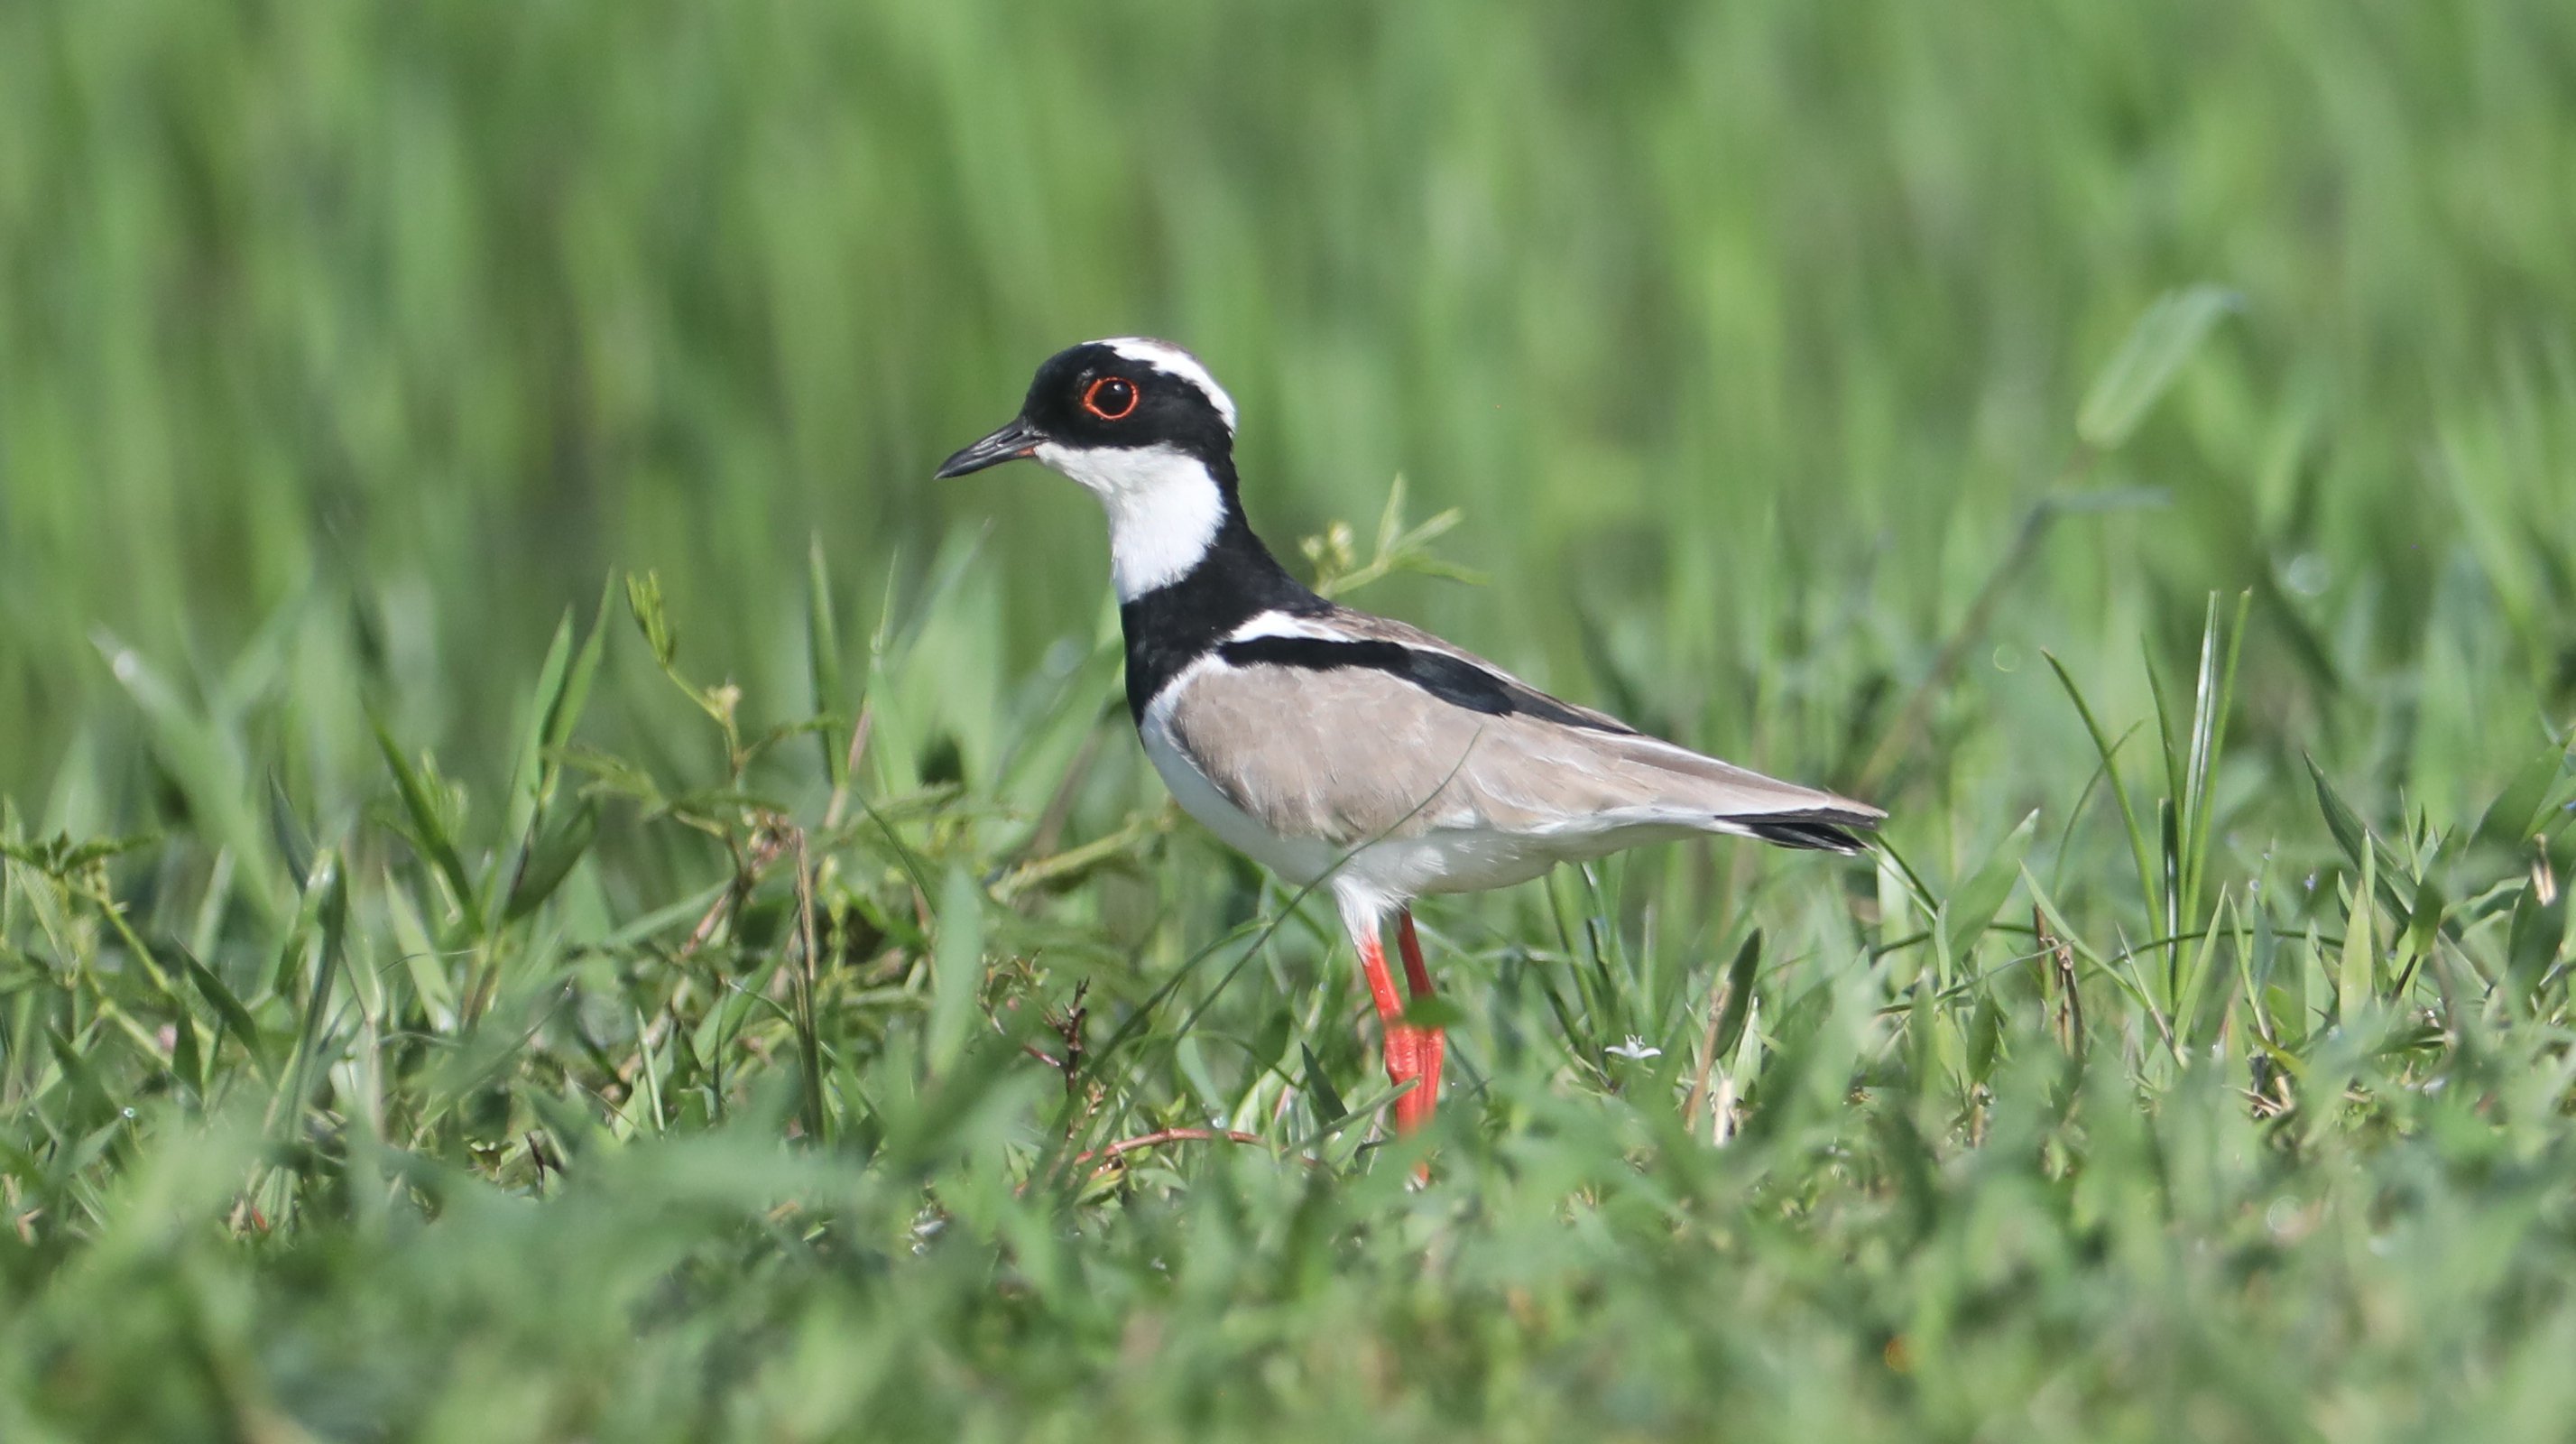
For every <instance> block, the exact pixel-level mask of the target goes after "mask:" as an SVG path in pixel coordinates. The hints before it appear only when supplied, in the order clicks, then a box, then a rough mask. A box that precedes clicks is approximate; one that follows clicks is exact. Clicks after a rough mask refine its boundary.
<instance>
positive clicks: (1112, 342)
mask: <svg viewBox="0 0 2576 1444" xmlns="http://www.w3.org/2000/svg"><path fill="white" fill-rule="evenodd" d="M1099 344H1101V345H1103V346H1106V347H1108V348H1109V349H1110V350H1112V351H1115V352H1117V353H1118V354H1119V355H1121V356H1124V357H1126V358H1127V359H1128V360H1130V361H1133V362H1136V363H1138V364H1139V365H1144V366H1151V367H1153V368H1154V369H1155V370H1157V371H1161V372H1163V373H1164V374H1165V375H1169V376H1178V377H1179V378H1181V379H1182V380H1184V381H1186V382H1188V383H1190V384H1191V385H1192V386H1195V387H1197V388H1198V389H1199V390H1201V391H1203V392H1205V393H1207V399H1208V404H1209V405H1210V406H1213V407H1215V408H1216V414H1217V415H1219V416H1222V417H1224V418H1225V430H1226V434H1227V435H1229V436H1231V435H1233V434H1234V398H1233V397H1231V396H1228V395H1226V394H1225V388H1224V387H1222V386H1219V385H1217V384H1216V378H1215V377H1214V376H1211V375H1209V374H1208V369H1207V368H1206V367H1205V366H1202V365H1200V364H1199V358H1197V357H1196V356H1193V355H1191V354H1190V353H1189V352H1187V351H1184V350H1182V349H1181V348H1180V347H1178V346H1175V345H1173V344H1172V343H1171V342H1169V341H1157V340H1155V339H1153V338H1152V337H1150V336H1117V337H1112V338H1111V339H1109V340H1106V341H1103V342H1100V343H1099Z"/></svg>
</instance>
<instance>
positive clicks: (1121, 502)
mask: <svg viewBox="0 0 2576 1444" xmlns="http://www.w3.org/2000/svg"><path fill="white" fill-rule="evenodd" d="M1022 457H1027V458H1030V459H1032V460H1035V461H1037V462H1038V463H1040V464H1041V465H1044V466H1046V467H1049V468H1051V469H1053V470H1055V471H1059V472H1062V473H1064V474H1065V475H1066V476H1069V477H1072V478H1073V479H1074V480H1075V481H1078V482H1080V483H1082V484H1083V486H1084V487H1085V488H1087V489H1088V490H1089V491H1090V492H1091V494H1092V495H1094V496H1096V497H1098V498H1099V499H1100V503H1101V505H1102V506H1103V507H1105V508H1107V510H1108V512H1109V540H1110V556H1111V562H1112V566H1113V569H1114V571H1115V574H1116V581H1117V586H1118V594H1119V596H1120V597H1121V598H1122V599H1124V598H1133V597H1136V596H1139V595H1142V594H1143V593H1145V592H1147V591H1151V590H1153V589H1154V588H1155V587H1159V586H1162V585H1165V584H1166V583H1169V582H1171V581H1174V580H1176V579H1178V578H1179V577H1180V576H1182V575H1183V574H1185V573H1187V572H1188V570H1189V569H1190V567H1191V566H1193V565H1195V564H1196V563H1197V562H1198V560H1199V558H1200V557H1201V556H1203V555H1205V553H1206V551H1207V548H1208V546H1209V544H1210V542H1212V541H1213V540H1214V539H1215V537H1216V534H1217V530H1218V528H1219V527H1220V526H1222V525H1223V523H1224V520H1225V516H1226V512H1227V510H1228V509H1229V508H1230V507H1231V506H1232V505H1233V491H1234V401H1233V399H1232V398H1231V397H1229V396H1227V395H1226V394H1225V388H1223V387H1221V386H1219V385H1217V384H1216V378H1215V377H1213V376H1210V375H1209V374H1208V371H1207V368H1206V367H1204V366H1202V365H1200V364H1199V361H1198V358H1197V357H1195V356H1192V355H1191V354H1190V353H1189V352H1187V351H1184V350H1182V349H1181V348H1180V347H1178V346H1174V345H1171V344H1169V343H1168V342H1163V341H1151V340H1146V339H1144V338H1142V337H1134V336H1126V337H1119V338H1117V339H1114V340H1108V341H1086V342H1084V343H1083V344H1081V345H1079V346H1073V347H1068V348H1067V349H1065V350H1062V351H1059V352H1057V353H1056V354H1055V355H1053V356H1050V357H1048V358H1047V360H1046V364H1044V365H1042V366H1040V367H1038V374H1037V379H1035V380H1034V381H1032V382H1030V383H1029V394H1028V397H1027V399H1025V400H1023V401H1022V402H1021V403H1020V414H1019V415H1017V416H1015V417H1012V418H1011V420H1010V421H1009V423H1007V424H1006V425H1004V426H1002V427H1001V428H1000V429H998V430H996V431H994V432H993V433H992V434H991V435H989V436H986V437H984V438H983V439H982V440H980V441H977V442H975V443H974V444H973V445H971V446H967V447H965V448H963V449H962V450H960V451H958V452H957V453H956V454H955V455H953V456H951V457H949V458H948V459H947V460H946V461H944V462H941V463H940V466H939V472H938V474H939V476H941V477H942V478H946V477H954V476H964V475H966V474H967V473H969V472H976V471H982V470H983V469H984V468H986V467H988V466H998V465H1000V464H1001V463H1003V462H1005V461H1014V460H1018V459H1019V458H1022Z"/></svg>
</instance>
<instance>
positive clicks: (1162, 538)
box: [936, 336, 1886, 1137]
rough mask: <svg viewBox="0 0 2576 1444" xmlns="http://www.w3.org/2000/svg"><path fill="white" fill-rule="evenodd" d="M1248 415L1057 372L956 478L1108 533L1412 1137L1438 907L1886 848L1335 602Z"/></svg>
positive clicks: (1429, 1091)
mask: <svg viewBox="0 0 2576 1444" xmlns="http://www.w3.org/2000/svg"><path fill="white" fill-rule="evenodd" d="M1235 421H1236V412H1235V404H1234V400H1233V398H1232V397H1230V396H1228V395H1227V394H1226V391H1225V389H1224V388H1223V387H1222V386H1219V385H1218V384H1217V381H1216V378H1215V377H1214V376H1213V375H1212V374H1210V373H1209V371H1208V368H1207V367H1206V366H1205V365H1203V364H1202V363H1201V362H1200V361H1199V359H1198V358H1197V357H1196V356H1194V355H1192V354H1191V353H1190V352H1188V351H1186V350H1184V349H1182V348H1181V347H1179V346H1176V345H1173V344H1171V343H1170V342H1167V341H1158V340H1153V339H1150V338H1147V337H1139V336H1126V337H1114V338H1110V339H1107V340H1099V341H1087V342H1084V343H1082V344H1080V345H1076V346H1071V347H1068V348H1066V349H1065V350H1062V351H1059V352H1057V353H1056V354H1055V355H1053V356H1051V357H1049V358H1048V359H1047V360H1046V361H1045V363H1043V364H1042V365H1040V366H1039V367H1038V370H1037V375H1036V377H1035V378H1034V379H1033V380H1032V381H1031V382H1030V383H1029V389H1028V393H1027V395H1026V397H1025V398H1024V399H1023V400H1022V402H1021V405H1020V410H1019V414H1018V415H1016V416H1014V417H1012V418H1011V420H1010V421H1009V422H1007V423H1005V424H1004V425H1002V426H1001V427H999V428H997V429H996V430H994V431H993V432H992V433H990V434H989V435H986V436H984V437H983V438H981V439H980V440H977V441H975V442H973V443H972V444H970V445H968V446H965V447H963V448H961V449H959V450H958V451H957V452H956V453H955V454H953V455H951V456H950V457H949V458H948V459H947V460H946V461H945V462H943V463H941V464H940V466H939V469H938V471H937V473H936V475H937V477H938V478H939V479H941V480H947V479H951V478H955V477H961V476H965V475H968V474H970V473H973V472H979V471H982V470H984V469H986V468H988V467H993V466H998V465H1000V464H1002V463H1004V462H1008V461H1015V460H1021V459H1030V460H1035V461H1037V462H1038V463H1040V464H1041V465H1043V466H1046V467H1048V468H1050V469H1052V470H1054V471H1057V472H1060V473H1062V474H1063V475H1065V476H1067V477H1070V478H1072V479H1073V480H1074V481H1076V482H1078V483H1080V484H1081V485H1082V487H1083V488H1084V489H1085V490H1087V491H1089V492H1090V493H1091V494H1092V495H1093V496H1094V497H1095V498H1097V499H1098V500H1099V502H1100V505H1101V507H1102V509H1103V510H1104V511H1105V512H1106V513H1107V516H1108V522H1109V561H1110V578H1111V582H1112V585H1113V586H1114V587H1115V588H1116V590H1117V594H1118V619H1119V626H1120V630H1121V631H1122V633H1123V634H1124V640H1125V643H1126V683H1127V708H1128V712H1129V713H1130V715H1131V716H1132V717H1133V718H1134V719H1135V723H1136V731H1137V735H1138V737H1139V739H1140V740H1141V742H1142V744H1143V747H1144V751H1145V756H1146V757H1147V758H1148V759H1149V760H1150V761H1151V762H1152V764H1153V767H1154V770H1155V771H1156V772H1157V773H1159V774H1160V775H1161V777H1162V779H1163V782H1164V783H1165V785H1166V786H1167V787H1169V788H1170V790H1171V793H1172V796H1173V797H1174V799H1175V800H1177V801H1178V802H1179V803H1180V805H1181V807H1182V809H1183V810H1184V811H1186V812H1188V813H1189V814H1190V815H1191V816H1192V817H1194V818H1196V819H1197V820H1198V821H1199V822H1200V823H1201V824H1203V825H1204V826H1205V827H1206V828H1207V829H1208V830H1209V831H1211V832H1213V833H1215V834H1216V836H1217V837H1218V838H1219V839H1221V840H1222V841H1224V842H1225V843H1227V844H1229V845H1230V846H1232V847H1234V848H1235V849H1236V850H1238V851H1240V852H1243V853H1245V854H1248V855H1249V856H1250V857H1252V858H1253V859H1254V860H1255V861H1256V862H1259V863H1260V864H1262V865H1263V866H1264V867H1266V868H1268V869H1269V870H1270V871H1271V872H1273V873H1275V874H1277V875H1278V876H1279V877H1280V878H1281V879H1282V880H1284V881H1285V882H1287V883H1289V884H1290V885H1292V886H1295V887H1299V888H1313V887H1318V886H1320V887H1322V888H1323V889H1325V890H1326V891H1328V892H1329V893H1330V895H1331V897H1332V899H1333V902H1334V904H1335V906H1336V907H1337V908H1338V910H1339V911H1340V914H1341V922H1342V925H1343V928H1344V930H1345V931H1346V932H1347V933H1348V934H1349V937H1350V941H1351V945H1352V947H1353V949H1354V950H1355V951H1356V952H1357V953H1358V955H1359V962H1360V969H1361V972H1362V974H1363V975H1364V978H1365V981H1366V983H1367V986H1368V991H1369V997H1370V1000H1371V1001H1372V1003H1373V1004H1374V1005H1375V1007H1376V1010H1377V1014H1378V1017H1379V1020H1380V1026H1381V1031H1382V1034H1383V1039H1382V1047H1383V1051H1384V1060H1385V1067H1386V1073H1387V1078H1388V1081H1389V1082H1390V1083H1392V1084H1393V1085H1394V1086H1395V1087H1396V1088H1397V1089H1398V1090H1399V1091H1398V1092H1397V1093H1396V1094H1395V1095H1394V1113H1395V1127H1396V1133H1397V1135H1398V1136H1399V1137H1401V1136H1404V1135H1407V1134H1411V1133H1415V1132H1417V1131H1419V1130H1420V1129H1421V1128H1423V1127H1424V1126H1425V1125H1427V1124H1429V1123H1430V1121H1431V1119H1432V1117H1433V1114H1434V1111H1435V1109H1436V1108H1437V1107H1438V1103H1439V1097H1440V1080H1441V1065H1442V1062H1443V1059H1444V1057H1445V1055H1446V1049H1447V1040H1446V1034H1445V1031H1444V1029H1443V1028H1442V1027H1440V1026H1438V1025H1436V1024H1433V1023H1429V1022H1425V1021H1419V1018H1420V1015H1421V1014H1422V1013H1425V1012H1434V1011H1436V1010H1432V1009H1425V1008H1419V1007H1416V1008H1413V1009H1412V1010H1411V1011H1412V1013H1413V1015H1414V1016H1413V1017H1412V1018H1408V1005H1407V1002H1406V1000H1405V998H1404V997H1402V996H1399V995H1398V993H1397V992H1396V986H1395V980H1394V976H1393V974H1392V972H1391V971H1390V969H1389V968H1388V965H1387V958H1386V951H1385V940H1384V933H1385V930H1386V925H1387V923H1388V921H1389V920H1390V919H1392V920H1393V923H1394V931H1395V939H1396V950H1397V954H1398V956H1399V957H1400V958H1401V960H1402V965H1403V969H1404V976H1405V987H1406V990H1407V992H1408V993H1409V994H1410V995H1411V997H1412V998H1413V999H1414V1000H1416V1002H1417V1003H1418V1002H1419V1001H1420V1000H1423V999H1428V998H1430V997H1432V996H1434V995H1435V989H1434V987H1433V983H1432V979H1431V974H1430V971H1429V969H1428V968H1427V967H1426V966H1425V964H1424V962H1423V957H1422V946H1421V943H1420V941H1419V939H1418V937H1417V935H1416V933H1415V930H1414V925H1413V903H1414V901H1415V900H1416V899H1417V898H1419V897H1422V896H1425V895H1429V894H1440V893H1460V892H1479V891H1484V890H1486V889H1490V888H1500V887H1508V886H1511V885H1513V884H1515V883H1520V882H1526V881H1528V880H1530V879H1532V878H1535V877H1538V876H1539V875H1541V874H1543V873H1545V872H1546V871H1547V870H1548V869H1550V868H1552V867H1554V866H1556V865H1557V864H1559V863H1568V862H1582V861H1587V860H1590V859H1593V858H1597V857H1601V856H1603V855H1605V854H1608V853H1611V852H1615V851H1619V850H1621V849H1624V848H1629V847H1634V846H1638V845H1640V844H1644V843H1654V842H1664V841H1670V840H1674V839H1679V838H1686V837H1692V836H1698V835H1702V834H1710V833H1716V834H1732V835H1735V836H1739V837H1749V838H1755V839H1758V840H1760V841H1763V842H1767V843H1774V844H1777V845H1779V846H1782V847H1790V848H1808V849H1821V850H1824V851H1828V852H1837V853H1847V854H1848V853H1858V852H1861V851H1863V850H1864V844H1863V842H1862V839H1861V837H1860V836H1859V834H1860V833H1862V832H1865V831H1867V830H1869V829H1872V828H1875V827H1876V826H1877V825H1878V824H1879V823H1880V822H1881V821H1882V820H1884V819H1885V817H1886V813H1885V812H1883V811H1882V810H1880V809H1878V808H1876V807H1872V806H1870V805H1868V804H1866V803H1862V802H1856V801H1853V800H1852V799H1850V798H1847V797H1841V796H1837V795H1835V794H1834V793H1831V792H1827V791H1822V790H1819V789H1816V788H1811V787H1801V786H1798V785H1797V784H1795V783H1789V782H1782V781H1779V780H1777V779H1775V778H1771V777H1766V776H1764V775H1762V774H1761V773H1758V772H1754V771H1750V770H1748V769H1746V768H1742V767H1738V766H1735V765H1733V764H1732V763H1727V762H1721V761H1719V760H1717V759H1716V758H1714V757H1707V756H1703V755H1702V754H1700V753H1698V752H1694V751H1692V750H1690V749H1689V748H1686V747H1683V746H1680V745H1679V744H1676V743H1672V742H1667V741H1663V740H1661V739H1659V738H1655V737H1650V736H1647V735H1646V734H1644V733H1642V732H1640V731H1638V730H1637V729H1636V728H1634V727H1631V726H1629V725H1628V724H1627V723H1625V722H1622V721H1620V720H1618V719H1617V718H1615V717H1612V716H1610V715H1609V714H1607V713H1604V712H1599V711H1595V710H1593V709H1592V708H1589V707H1582V706H1577V705H1575V704H1573V703H1570V702H1565V701H1560V700H1559V699H1557V698H1555V697H1552V696H1549V695H1548V694H1547V693H1545V692H1542V691H1540V690H1538V689H1537V688H1535V687H1533V686H1531V685H1529V684H1528V683H1526V682H1523V681H1522V680H1520V679H1519V678H1518V677H1515V676H1513V675H1512V674H1510V673H1509V672H1506V671H1504V670H1503V669H1502V668H1500V667H1498V666H1496V665H1494V664H1493V663H1491V662H1488V661H1486V660H1484V659H1483V658H1481V657H1478V656H1476V655H1474V654H1473V653H1470V652H1468V651H1465V650H1463V649H1461V648H1459V647H1456V646H1453V645H1451V644H1450V643H1448V642H1445V641H1442V640H1441V639H1440V638H1438V637H1435V636H1433V635H1431V634H1430V633H1429V632H1425V631H1423V630H1421V629H1419V628H1417V627H1413V626H1410V625H1407V624H1406V623H1403V622H1400V621H1395V620H1392V619H1390V618H1386V617H1378V616H1372V615H1370V614H1368V613H1366V612H1361V611H1355V610H1353V609H1351V608H1349V607H1346V606H1341V605H1339V604H1337V603H1334V602H1332V601H1329V600H1327V599H1326V598H1324V597H1323V596H1321V595H1319V594H1318V593H1317V592H1315V591H1314V590H1313V589H1312V588H1310V587H1308V586H1307V585H1305V584H1304V583H1303V582H1300V581H1299V580H1298V579H1297V578H1296V577H1295V576H1293V575H1291V574H1290V573H1289V571H1288V569H1287V568H1286V567H1284V566H1282V565H1280V563H1279V560H1278V558H1277V557H1275V556H1273V555H1272V554H1271V551H1270V549H1269V548H1268V547H1266V546H1264V545H1263V544H1262V542H1261V539H1260V537H1258V536H1256V535H1255V534H1254V533H1253V530H1252V526H1251V523H1250V522H1249V521H1247V520H1246V519H1245V516H1244V511H1243V503H1242V499H1241V497H1240V495H1239V488H1238V480H1237V477H1236V474H1235V462H1234V442H1235Z"/></svg>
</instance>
